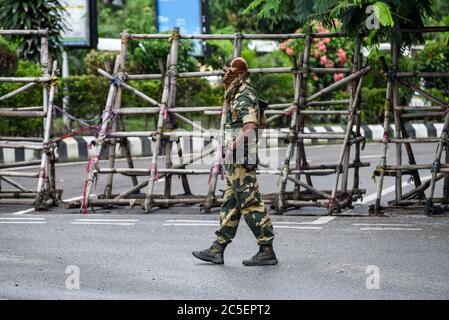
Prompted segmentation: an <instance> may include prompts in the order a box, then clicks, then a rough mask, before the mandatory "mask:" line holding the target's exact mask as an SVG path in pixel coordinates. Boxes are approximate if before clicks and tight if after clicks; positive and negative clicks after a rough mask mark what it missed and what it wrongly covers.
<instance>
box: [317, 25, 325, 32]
mask: <svg viewBox="0 0 449 320" xmlns="http://www.w3.org/2000/svg"><path fill="white" fill-rule="evenodd" d="M317 30H318V32H319V33H324V32H326V31H327V30H326V28H324V27H323V26H322V25H321V24H320V25H318V26H317Z"/></svg>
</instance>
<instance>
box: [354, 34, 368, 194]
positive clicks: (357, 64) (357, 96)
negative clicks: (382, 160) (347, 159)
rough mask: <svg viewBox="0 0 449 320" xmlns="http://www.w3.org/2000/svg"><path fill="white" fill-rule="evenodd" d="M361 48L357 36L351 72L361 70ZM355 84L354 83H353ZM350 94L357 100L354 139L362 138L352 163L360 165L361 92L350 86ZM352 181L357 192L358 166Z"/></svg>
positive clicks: (359, 38)
mask: <svg viewBox="0 0 449 320" xmlns="http://www.w3.org/2000/svg"><path fill="white" fill-rule="evenodd" d="M361 47H362V37H361V36H358V37H357V39H356V43H355V48H354V52H355V53H354V63H353V67H354V68H353V69H354V70H353V71H355V70H360V69H361V68H362V53H361ZM354 83H355V82H354ZM352 89H353V91H352V93H353V94H354V95H355V96H354V98H355V99H357V100H358V101H357V104H356V105H355V109H354V113H353V114H354V117H355V137H356V139H358V138H362V139H360V140H358V141H357V142H356V143H355V151H354V161H353V163H360V153H361V143H364V142H365V137H362V135H361V133H360V128H361V125H362V115H361V106H362V103H361V99H362V92H361V91H360V92H359V93H358V94H357V92H356V91H357V89H356V88H355V85H354V86H352ZM353 177H354V180H353V184H352V189H353V190H357V189H359V186H360V169H359V167H358V166H355V168H354V175H353Z"/></svg>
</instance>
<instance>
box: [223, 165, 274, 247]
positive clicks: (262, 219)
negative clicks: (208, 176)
mask: <svg viewBox="0 0 449 320" xmlns="http://www.w3.org/2000/svg"><path fill="white" fill-rule="evenodd" d="M225 175H226V185H225V190H224V195H223V205H222V206H221V213H220V228H219V229H218V230H217V231H216V232H215V234H216V235H217V241H218V242H219V243H221V244H227V243H229V242H231V241H232V239H234V237H235V234H236V232H237V228H238V225H239V222H240V217H241V216H242V215H243V217H244V219H245V221H246V223H247V224H248V226H249V228H250V229H251V231H252V232H253V233H254V236H255V237H256V239H257V243H258V244H259V245H264V244H271V243H272V242H273V238H274V232H273V225H272V223H271V218H270V216H269V215H268V213H267V210H266V209H265V204H264V203H263V201H262V199H261V197H260V192H259V185H258V183H257V179H256V171H255V170H247V169H246V168H245V167H244V166H243V165H226V166H225Z"/></svg>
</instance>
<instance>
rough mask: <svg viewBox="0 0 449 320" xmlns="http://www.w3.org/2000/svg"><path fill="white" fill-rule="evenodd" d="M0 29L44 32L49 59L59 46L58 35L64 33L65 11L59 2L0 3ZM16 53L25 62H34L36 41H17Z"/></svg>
mask: <svg viewBox="0 0 449 320" xmlns="http://www.w3.org/2000/svg"><path fill="white" fill-rule="evenodd" d="M0 8H1V10H0V21H1V24H0V28H2V29H18V30H30V29H48V31H49V32H50V39H49V47H50V53H51V54H52V55H53V56H56V55H57V52H58V50H59V48H60V46H61V33H62V32H63V31H65V30H66V29H67V24H66V22H65V19H64V13H65V9H64V7H63V5H62V4H61V1H59V0H0ZM17 39H18V40H17V41H18V44H19V48H18V49H19V52H20V54H21V56H22V57H23V58H25V59H30V60H34V61H38V59H39V48H40V39H39V37H18V38H17Z"/></svg>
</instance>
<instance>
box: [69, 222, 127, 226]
mask: <svg viewBox="0 0 449 320" xmlns="http://www.w3.org/2000/svg"><path fill="white" fill-rule="evenodd" d="M70 224H78V225H111V226H134V225H135V224H134V223H127V222H123V223H122V222H95V221H92V222H87V221H75V222H70Z"/></svg>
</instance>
